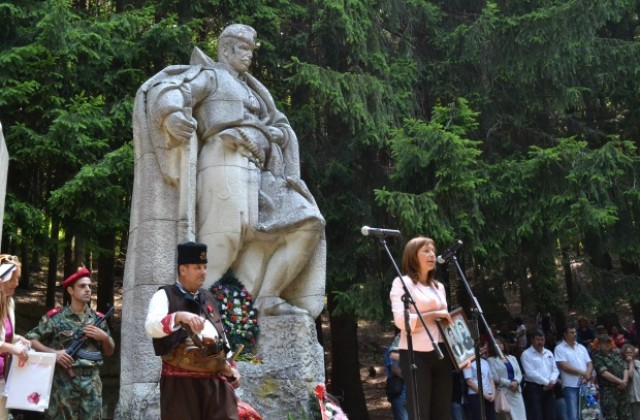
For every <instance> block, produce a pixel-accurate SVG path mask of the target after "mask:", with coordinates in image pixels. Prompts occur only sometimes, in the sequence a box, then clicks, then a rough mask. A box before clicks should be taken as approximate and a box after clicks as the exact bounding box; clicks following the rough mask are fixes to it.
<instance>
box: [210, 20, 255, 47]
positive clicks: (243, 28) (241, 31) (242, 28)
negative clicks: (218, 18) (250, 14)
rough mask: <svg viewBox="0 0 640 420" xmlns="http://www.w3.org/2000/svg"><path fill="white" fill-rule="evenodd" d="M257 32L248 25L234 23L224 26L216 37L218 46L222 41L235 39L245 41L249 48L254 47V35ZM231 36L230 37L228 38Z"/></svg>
mask: <svg viewBox="0 0 640 420" xmlns="http://www.w3.org/2000/svg"><path fill="white" fill-rule="evenodd" d="M257 35H258V33H257V32H256V30H255V29H253V28H252V27H251V26H249V25H243V24H241V23H234V24H231V25H229V26H227V27H226V28H224V31H222V33H221V34H220V36H219V37H218V46H220V44H223V43H228V42H234V41H237V40H240V41H243V42H246V43H247V44H249V46H250V47H251V48H254V49H255V48H256V45H257V44H256V37H257ZM229 38H231V39H229Z"/></svg>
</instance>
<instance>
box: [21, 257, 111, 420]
mask: <svg viewBox="0 0 640 420" xmlns="http://www.w3.org/2000/svg"><path fill="white" fill-rule="evenodd" d="M91 286H92V284H91V271H89V270H88V269H86V268H80V269H79V270H78V271H77V272H75V273H73V274H72V275H71V276H69V277H67V278H66V279H65V281H64V282H62V288H63V289H64V290H65V291H66V292H67V293H69V296H70V297H71V300H70V302H69V304H68V305H66V306H64V307H63V308H54V309H52V310H50V311H49V312H47V313H46V314H45V315H44V316H43V317H42V318H41V319H40V323H39V324H38V325H37V326H36V327H35V328H33V329H32V330H31V331H29V332H28V333H27V334H26V336H25V337H26V338H28V339H30V340H31V346H32V347H33V348H34V350H36V351H40V352H46V353H55V354H56V363H57V366H56V370H55V372H54V376H53V386H52V389H51V401H50V402H49V409H48V410H47V418H52V419H101V418H102V381H101V380H100V372H99V369H100V366H102V363H103V360H102V356H103V355H104V356H111V355H112V354H113V351H114V349H115V344H114V342H113V339H112V338H111V335H110V334H109V328H108V327H107V325H106V323H103V324H102V325H100V326H95V325H93V324H94V323H95V322H96V320H97V319H98V318H99V317H102V316H103V314H101V313H100V312H96V311H94V310H93V309H91V306H90V304H91V291H92V288H91ZM78 335H80V336H84V337H85V344H84V346H83V347H82V350H85V351H87V352H91V355H92V357H91V358H90V359H94V357H93V356H94V355H96V354H97V355H98V357H97V360H89V358H82V357H79V356H78V357H77V358H74V357H71V356H70V355H68V354H67V352H66V351H65V349H67V348H68V347H69V346H70V345H71V343H72V342H73V341H74V339H75V337H77V336H78Z"/></svg>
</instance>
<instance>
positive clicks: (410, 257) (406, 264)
mask: <svg viewBox="0 0 640 420" xmlns="http://www.w3.org/2000/svg"><path fill="white" fill-rule="evenodd" d="M428 245H431V246H432V247H433V252H436V242H435V241H434V240H433V239H431V238H427V237H425V236H418V237H415V238H413V239H411V240H410V241H409V242H407V244H406V245H405V247H404V252H403V254H402V272H403V273H404V274H405V275H407V276H409V278H411V280H412V281H413V283H414V284H416V283H418V281H419V280H420V261H419V260H418V251H420V249H421V248H422V247H423V246H428ZM435 277H436V270H435V269H433V270H431V271H429V273H428V274H427V283H429V284H430V283H431V282H434V281H435Z"/></svg>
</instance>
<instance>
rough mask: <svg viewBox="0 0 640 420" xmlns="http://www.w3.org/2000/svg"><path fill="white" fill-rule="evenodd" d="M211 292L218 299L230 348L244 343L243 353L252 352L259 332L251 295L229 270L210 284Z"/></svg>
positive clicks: (256, 313) (256, 314)
mask: <svg viewBox="0 0 640 420" xmlns="http://www.w3.org/2000/svg"><path fill="white" fill-rule="evenodd" d="M211 293H212V294H213V297H214V298H215V299H216V300H217V301H218V308H219V309H220V316H221V317H222V326H223V328H224V331H225V334H226V335H227V340H229V344H230V346H231V348H232V349H234V348H237V347H238V346H239V345H240V344H242V345H244V351H243V353H253V351H254V350H255V345H256V341H257V339H258V335H259V333H260V327H259V326H258V311H257V310H256V309H255V308H254V307H253V297H252V296H251V294H250V293H249V292H248V291H247V289H246V288H245V287H244V286H243V285H242V283H240V280H238V279H237V278H236V277H235V276H234V275H233V273H232V272H231V270H229V271H228V272H227V273H226V274H225V275H224V276H222V278H221V279H220V280H218V281H217V282H216V283H215V284H214V285H213V286H211Z"/></svg>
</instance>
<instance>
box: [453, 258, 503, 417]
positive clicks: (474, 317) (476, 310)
mask: <svg viewBox="0 0 640 420" xmlns="http://www.w3.org/2000/svg"><path fill="white" fill-rule="evenodd" d="M451 260H453V263H454V264H455V266H456V269H457V270H458V274H459V275H460V280H461V281H462V284H463V285H464V287H465V289H466V291H467V294H468V295H469V297H470V298H471V300H472V301H473V306H474V307H473V308H471V330H472V334H473V341H474V346H473V347H474V350H475V354H476V377H477V378H478V395H479V396H480V416H481V417H480V418H482V419H483V420H484V419H486V418H487V413H486V411H485V406H484V391H483V389H482V369H481V366H480V359H481V358H480V330H479V328H478V319H480V320H482V322H483V324H484V327H485V330H486V331H487V332H488V333H489V340H490V341H491V345H492V346H493V348H494V350H495V352H496V355H498V357H499V358H500V359H503V358H504V354H502V351H501V350H500V348H499V347H498V345H497V344H496V340H495V338H494V337H493V333H492V332H491V328H489V325H488V324H487V320H486V319H485V317H484V314H483V312H482V308H481V307H480V303H478V299H476V297H475V296H474V294H473V291H472V290H471V287H470V286H469V282H468V281H467V277H466V276H465V275H464V271H462V268H461V267H460V263H459V262H458V259H457V258H456V255H455V253H454V254H453V255H452V256H451Z"/></svg>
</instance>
